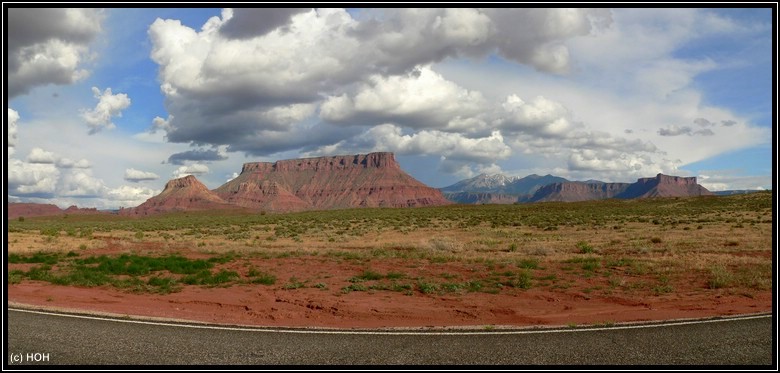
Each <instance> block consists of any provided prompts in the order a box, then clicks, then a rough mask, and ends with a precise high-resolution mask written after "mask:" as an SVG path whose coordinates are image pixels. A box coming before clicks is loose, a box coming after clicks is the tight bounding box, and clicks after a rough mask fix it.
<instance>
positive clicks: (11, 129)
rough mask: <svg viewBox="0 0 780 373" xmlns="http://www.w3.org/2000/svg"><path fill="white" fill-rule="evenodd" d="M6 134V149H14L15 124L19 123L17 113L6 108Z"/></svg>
mask: <svg viewBox="0 0 780 373" xmlns="http://www.w3.org/2000/svg"><path fill="white" fill-rule="evenodd" d="M7 112H8V114H7V115H8V130H7V131H8V133H6V136H8V147H15V146H16V133H17V130H16V122H18V121H19V113H18V112H16V110H14V109H11V108H8V111H7Z"/></svg>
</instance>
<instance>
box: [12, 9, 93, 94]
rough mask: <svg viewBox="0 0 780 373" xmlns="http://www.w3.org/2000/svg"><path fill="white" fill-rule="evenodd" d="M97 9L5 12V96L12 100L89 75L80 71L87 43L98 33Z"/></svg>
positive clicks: (85, 71) (16, 10) (85, 55)
mask: <svg viewBox="0 0 780 373" xmlns="http://www.w3.org/2000/svg"><path fill="white" fill-rule="evenodd" d="M103 18H104V16H103V13H102V11H101V10H97V9H43V8H9V9H8V33H7V36H8V56H7V58H8V59H7V61H8V93H9V95H10V97H11V98H13V97H15V96H18V95H21V94H25V93H28V92H29V91H30V89H32V88H33V87H36V86H40V85H46V84H71V83H73V82H75V81H78V80H80V79H83V78H84V77H86V76H87V75H88V74H89V72H88V71H87V70H86V69H83V68H82V66H81V65H82V63H83V62H84V61H85V60H86V59H87V54H88V52H89V49H88V47H89V44H90V42H91V41H92V40H93V39H94V38H95V37H96V36H97V35H98V34H99V33H100V32H101V29H102V26H101V23H102V22H103Z"/></svg>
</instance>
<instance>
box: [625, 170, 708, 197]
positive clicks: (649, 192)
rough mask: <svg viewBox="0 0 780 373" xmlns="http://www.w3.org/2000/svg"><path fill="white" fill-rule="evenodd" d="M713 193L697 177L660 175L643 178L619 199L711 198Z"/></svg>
mask: <svg viewBox="0 0 780 373" xmlns="http://www.w3.org/2000/svg"><path fill="white" fill-rule="evenodd" d="M710 195H713V193H712V192H710V191H709V190H707V189H706V188H704V187H703V186H701V185H699V184H697V183H696V178H695V177H680V176H668V175H664V174H658V175H656V176H655V177H647V178H641V179H639V180H637V182H636V183H634V184H631V187H629V188H628V189H626V191H625V192H623V194H622V195H620V196H619V198H645V197H690V196H710Z"/></svg>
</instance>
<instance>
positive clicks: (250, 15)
mask: <svg viewBox="0 0 780 373" xmlns="http://www.w3.org/2000/svg"><path fill="white" fill-rule="evenodd" d="M306 11H308V9H301V8H257V9H241V10H240V11H239V12H237V13H234V12H233V10H232V9H231V10H229V13H227V14H226V17H225V18H226V19H227V21H226V22H225V23H224V25H223V26H222V27H221V28H220V30H219V31H220V33H222V34H223V35H225V36H227V37H228V38H235V39H247V38H253V37H257V36H262V35H265V34H266V33H268V32H269V31H272V30H275V29H277V28H280V27H282V26H285V25H288V24H289V23H290V18H291V17H292V16H294V15H296V14H298V13H303V12H306ZM288 30H289V27H286V28H285V31H288Z"/></svg>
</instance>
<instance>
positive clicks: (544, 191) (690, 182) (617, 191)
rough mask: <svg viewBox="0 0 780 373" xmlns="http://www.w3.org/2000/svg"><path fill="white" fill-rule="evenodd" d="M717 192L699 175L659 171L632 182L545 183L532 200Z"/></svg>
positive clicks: (692, 194)
mask: <svg viewBox="0 0 780 373" xmlns="http://www.w3.org/2000/svg"><path fill="white" fill-rule="evenodd" d="M706 195H713V193H712V192H710V191H709V190H707V189H706V188H704V187H703V186H701V185H699V184H697V183H696V178H695V177H680V176H668V175H663V174H658V175H656V177H648V178H641V179H638V180H637V182H635V183H633V184H628V183H582V182H566V183H555V184H550V185H547V186H544V187H542V188H540V189H539V190H537V191H536V193H534V195H533V197H531V199H530V200H529V202H542V201H564V202H574V201H586V200H592V199H606V198H621V199H632V198H648V197H693V196H706Z"/></svg>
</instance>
